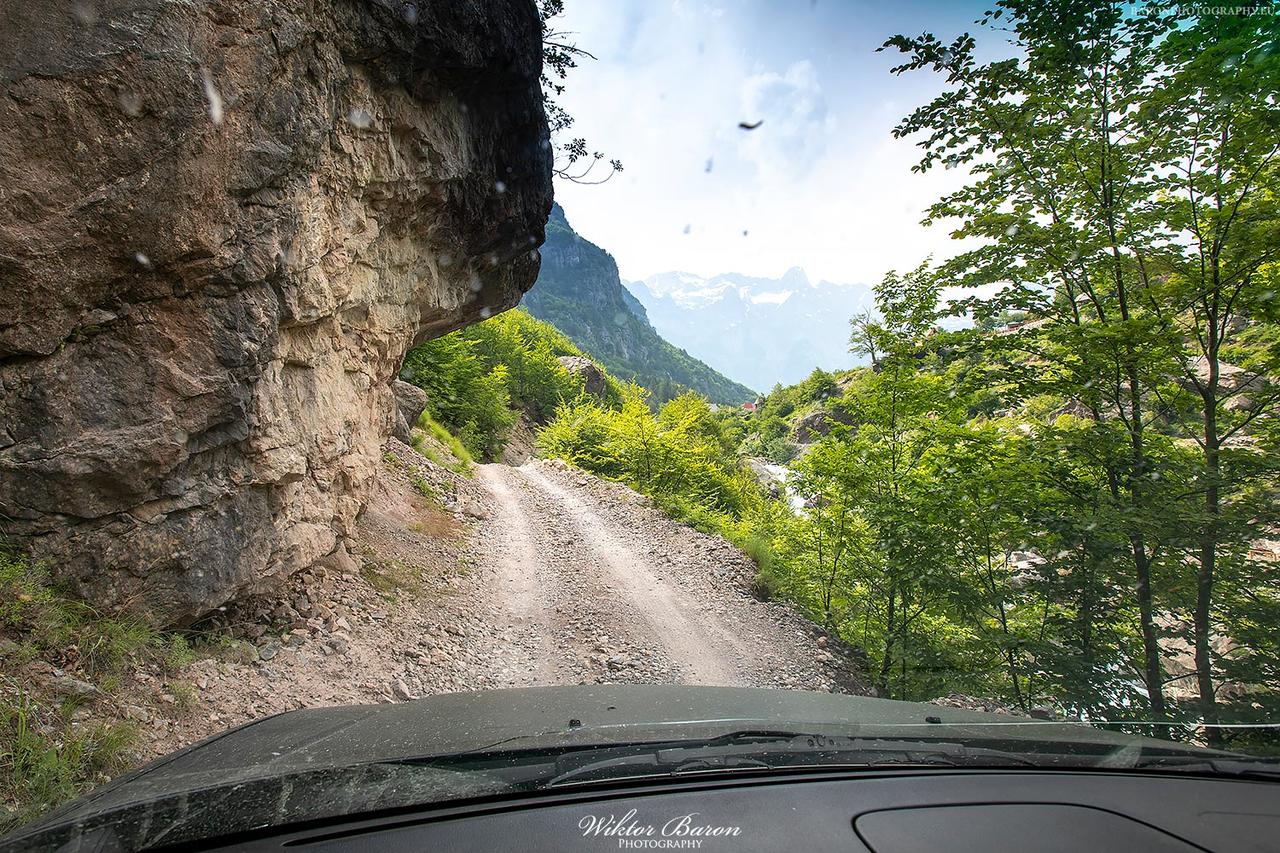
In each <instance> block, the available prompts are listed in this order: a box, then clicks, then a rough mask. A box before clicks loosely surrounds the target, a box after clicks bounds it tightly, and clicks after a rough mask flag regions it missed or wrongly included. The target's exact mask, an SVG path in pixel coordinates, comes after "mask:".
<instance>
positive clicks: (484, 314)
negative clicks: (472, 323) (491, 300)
mask: <svg viewBox="0 0 1280 853" xmlns="http://www.w3.org/2000/svg"><path fill="white" fill-rule="evenodd" d="M492 316H493V309H492V308H490V307H489V306H488V305H486V306H484V307H483V308H481V309H480V319H481V320H488V319H489V318H490V317H492Z"/></svg>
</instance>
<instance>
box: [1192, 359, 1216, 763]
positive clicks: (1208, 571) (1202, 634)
mask: <svg viewBox="0 0 1280 853" xmlns="http://www.w3.org/2000/svg"><path fill="white" fill-rule="evenodd" d="M1214 350H1216V347H1210V352H1211V355H1210V360H1209V382H1208V384H1207V387H1206V388H1205V390H1204V394H1203V400H1204V462H1205V477H1206V479H1207V481H1208V482H1206V483H1205V491H1204V511H1205V524H1204V530H1203V533H1202V535H1201V538H1200V567H1199V570H1198V571H1197V572H1196V609H1195V615H1194V617H1193V619H1194V630H1195V639H1196V687H1197V690H1198V692H1199V694H1200V713H1201V714H1202V715H1203V716H1204V721H1205V722H1206V723H1208V724H1209V725H1210V726H1211V728H1209V729H1207V737H1208V741H1209V744H1210V745H1211V746H1221V745H1222V732H1221V730H1220V729H1217V728H1212V726H1213V725H1215V724H1216V723H1217V722H1218V698H1217V692H1216V690H1215V689H1214V686H1213V649H1212V648H1211V647H1210V645H1209V640H1210V634H1211V631H1212V620H1211V617H1212V609H1213V574H1214V569H1215V568H1216V563H1217V557H1218V535H1219V534H1218V527H1219V525H1218V517H1219V515H1220V513H1221V511H1222V508H1221V506H1220V500H1219V495H1218V477H1219V472H1220V460H1219V450H1220V448H1219V440H1218V401H1217V386H1218V382H1217V379H1218V362H1217V358H1216V356H1217V353H1216V352H1214Z"/></svg>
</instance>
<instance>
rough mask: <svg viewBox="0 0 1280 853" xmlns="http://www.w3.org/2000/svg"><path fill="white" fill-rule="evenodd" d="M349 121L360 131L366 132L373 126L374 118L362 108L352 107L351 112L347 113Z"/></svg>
mask: <svg viewBox="0 0 1280 853" xmlns="http://www.w3.org/2000/svg"><path fill="white" fill-rule="evenodd" d="M347 121H348V122H350V123H351V126H352V127H354V128H357V129H359V130H364V129H366V128H368V127H369V125H371V124H373V116H371V115H369V113H368V111H367V110H365V109H363V108H361V107H352V108H351V112H349V113H347Z"/></svg>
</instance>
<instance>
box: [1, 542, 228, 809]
mask: <svg viewBox="0 0 1280 853" xmlns="http://www.w3.org/2000/svg"><path fill="white" fill-rule="evenodd" d="M228 641H230V638H229V637H225V636H215V635H208V636H203V635H191V636H188V635H187V634H185V633H180V632H173V631H160V630H157V629H155V628H153V627H151V626H150V625H148V624H147V623H146V622H144V621H142V620H141V619H138V618H134V617H130V616H127V615H124V616H118V615H111V614H105V613H103V612H101V611H99V610H98V609H96V608H94V607H93V606H91V605H90V604H88V603H87V602H84V601H81V600H79V599H77V598H75V597H74V596H73V595H71V594H70V593H69V592H68V591H67V590H65V589H63V588H62V587H61V586H60V585H59V584H58V583H56V582H55V580H54V579H53V577H52V576H51V574H50V572H49V571H48V567H47V566H45V565H44V564H42V563H39V562H35V561H33V560H31V559H29V558H28V557H26V556H25V555H22V554H20V553H16V552H14V551H12V550H10V549H7V548H4V547H2V546H0V832H4V831H6V830H7V829H11V828H13V827H15V826H17V825H19V824H21V823H25V822H26V821H28V820H30V819H32V818H34V817H35V816H37V815H38V814H40V813H41V812H43V811H46V810H47V809H49V808H52V807H54V806H56V805H58V804H59V803H61V802H64V801H65V800H68V799H71V798H73V797H75V796H78V795H79V794H81V793H83V792H84V791H85V790H87V789H88V788H90V787H92V786H93V785H95V784H98V783H100V782H103V781H106V780H107V779H108V778H109V777H110V776H112V775H114V774H116V773H119V772H121V771H123V770H125V769H127V768H128V767H129V766H131V765H132V764H133V763H134V755H133V751H134V749H135V748H136V745H137V743H138V741H139V734H140V732H139V730H138V728H137V726H136V725H135V724H133V723H131V722H120V721H118V720H115V719H104V717H106V716H107V715H109V714H110V711H109V710H106V708H109V707H110V706H112V705H114V704H115V703H114V701H113V700H115V699H116V698H117V697H118V696H122V695H125V694H127V691H128V690H129V688H130V687H131V685H132V683H133V678H134V675H135V673H136V672H137V671H138V670H139V669H140V668H142V667H148V668H151V667H154V670H153V671H156V670H158V671H159V672H161V673H164V674H165V675H167V676H170V677H171V676H173V675H174V674H175V673H177V672H179V671H180V670H182V668H183V667H185V666H187V665H188V664H190V663H192V662H193V661H195V660H196V659H197V658H200V657H208V656H213V655H215V654H217V653H218V651H219V650H221V649H222V648H223V646H225V645H227V643H228ZM232 642H233V641H232ZM37 661H39V662H42V663H44V664H48V665H49V666H51V667H54V668H56V670H59V671H61V672H62V673H65V675H64V676H59V678H60V679H65V680H66V681H67V683H68V684H69V685H70V689H69V691H68V690H62V689H60V688H59V687H58V686H57V685H56V684H53V683H50V684H49V685H45V684H35V683H33V681H32V679H31V678H30V674H29V673H28V672H27V671H26V670H27V667H28V666H29V665H30V664H32V663H33V662H37ZM184 687H185V690H184ZM168 689H169V693H170V695H172V696H173V698H174V706H175V707H176V708H178V709H180V710H191V709H193V708H194V707H195V705H196V704H197V703H198V699H199V697H198V695H197V693H196V691H195V689H194V688H193V687H191V686H190V685H185V684H183V683H182V682H175V681H170V684H169V688H168ZM64 694H68V695H64ZM104 706H105V708H104Z"/></svg>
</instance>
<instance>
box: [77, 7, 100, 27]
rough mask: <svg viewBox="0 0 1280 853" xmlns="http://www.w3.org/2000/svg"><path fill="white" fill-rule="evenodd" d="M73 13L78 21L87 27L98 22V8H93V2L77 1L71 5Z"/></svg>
mask: <svg viewBox="0 0 1280 853" xmlns="http://www.w3.org/2000/svg"><path fill="white" fill-rule="evenodd" d="M71 14H72V15H74V16H75V19H76V21H78V22H79V23H81V24H83V25H84V26H86V27H92V26H93V25H94V24H96V23H98V10H97V9H95V8H93V4H92V3H77V4H75V5H74V6H72V7H71Z"/></svg>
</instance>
